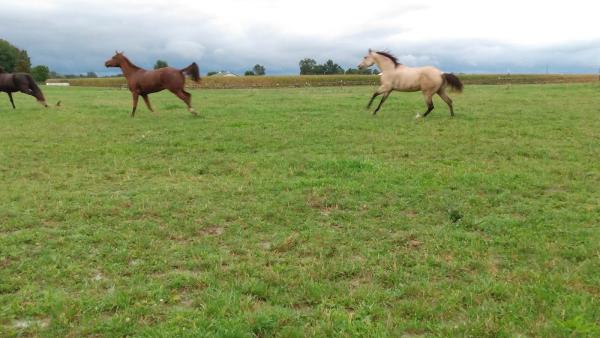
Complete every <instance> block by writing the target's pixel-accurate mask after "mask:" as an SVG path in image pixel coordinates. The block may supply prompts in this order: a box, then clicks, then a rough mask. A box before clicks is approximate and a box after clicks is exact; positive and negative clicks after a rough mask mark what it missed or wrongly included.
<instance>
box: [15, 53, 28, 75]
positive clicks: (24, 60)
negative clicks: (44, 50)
mask: <svg viewBox="0 0 600 338" xmlns="http://www.w3.org/2000/svg"><path fill="white" fill-rule="evenodd" d="M15 72H24V73H29V72H31V60H30V59H29V55H27V51H26V50H20V51H19V57H18V59H17V64H16V65H15Z"/></svg>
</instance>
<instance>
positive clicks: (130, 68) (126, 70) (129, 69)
mask: <svg viewBox="0 0 600 338" xmlns="http://www.w3.org/2000/svg"><path fill="white" fill-rule="evenodd" d="M141 69H142V68H140V67H138V66H136V65H134V64H133V62H131V61H129V59H127V58H125V62H124V63H123V64H122V65H121V70H122V71H123V75H125V77H127V76H129V75H131V74H133V73H135V72H137V71H138V70H141Z"/></svg>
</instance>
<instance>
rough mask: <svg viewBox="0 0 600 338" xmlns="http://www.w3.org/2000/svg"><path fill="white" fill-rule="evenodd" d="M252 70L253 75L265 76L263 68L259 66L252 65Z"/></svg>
mask: <svg viewBox="0 0 600 338" xmlns="http://www.w3.org/2000/svg"><path fill="white" fill-rule="evenodd" d="M252 70H253V71H254V75H259V76H260V75H265V67H264V66H261V65H259V64H256V65H254V67H253V68H252Z"/></svg>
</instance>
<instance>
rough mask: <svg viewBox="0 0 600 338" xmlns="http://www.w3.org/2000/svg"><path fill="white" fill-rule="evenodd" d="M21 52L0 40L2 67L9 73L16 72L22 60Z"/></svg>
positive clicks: (0, 64) (0, 61)
mask: <svg viewBox="0 0 600 338" xmlns="http://www.w3.org/2000/svg"><path fill="white" fill-rule="evenodd" d="M21 56H22V55H21V50H20V49H19V48H17V47H15V46H13V45H12V44H11V43H10V42H8V41H6V40H2V39H0V66H1V67H2V68H4V70H5V71H7V72H14V71H15V68H16V66H17V63H19V61H20V58H21Z"/></svg>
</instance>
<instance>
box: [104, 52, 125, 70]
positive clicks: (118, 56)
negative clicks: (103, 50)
mask: <svg viewBox="0 0 600 338" xmlns="http://www.w3.org/2000/svg"><path fill="white" fill-rule="evenodd" d="M124 58H125V56H123V52H120V53H119V52H117V51H115V55H113V57H112V58H110V59H108V60H106V62H105V63H104V65H105V66H106V67H121V63H122V62H123V59H124Z"/></svg>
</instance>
